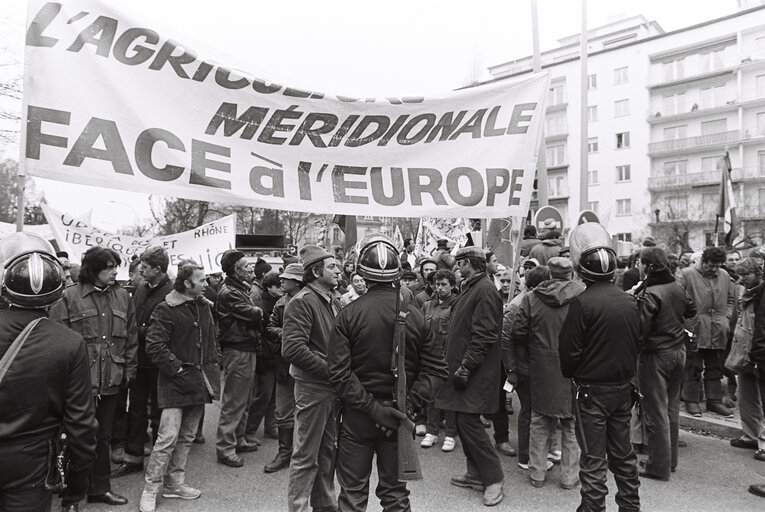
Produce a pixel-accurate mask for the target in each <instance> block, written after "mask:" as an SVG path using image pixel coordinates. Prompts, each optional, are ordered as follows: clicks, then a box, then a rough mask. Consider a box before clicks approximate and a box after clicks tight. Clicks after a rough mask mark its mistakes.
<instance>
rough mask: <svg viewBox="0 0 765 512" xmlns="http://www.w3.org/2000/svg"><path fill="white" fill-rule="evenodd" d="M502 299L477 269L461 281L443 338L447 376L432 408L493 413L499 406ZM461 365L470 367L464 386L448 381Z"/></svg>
mask: <svg viewBox="0 0 765 512" xmlns="http://www.w3.org/2000/svg"><path fill="white" fill-rule="evenodd" d="M501 319H502V300H501V299H500V297H499V292H498V291H497V289H496V288H494V285H493V284H492V282H491V281H489V280H488V279H486V274H485V273H483V272H480V273H478V274H476V275H474V276H473V277H471V278H470V279H468V280H466V281H464V282H463V283H462V293H461V294H460V295H459V297H457V301H456V302H455V303H454V306H452V316H451V318H450V319H449V334H448V336H447V338H446V363H447V364H448V365H449V378H448V380H447V381H446V382H445V383H444V384H443V385H442V386H441V387H440V388H439V390H438V391H437V392H436V407H438V408H439V409H446V410H450V411H458V412H465V413H479V414H493V413H495V412H497V409H498V408H499V391H500V386H499V385H498V383H499V382H500V378H501V376H500V370H501V364H502V357H501V350H500V339H501V336H502V320H501ZM463 364H465V365H466V366H468V365H469V366H476V367H475V368H474V369H473V370H471V374H470V379H469V381H468V386H467V389H465V390H464V391H458V390H456V389H454V385H453V384H452V380H453V376H454V372H456V371H457V369H458V368H459V367H460V365H463Z"/></svg>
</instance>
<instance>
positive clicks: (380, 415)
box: [369, 402, 408, 437]
mask: <svg viewBox="0 0 765 512" xmlns="http://www.w3.org/2000/svg"><path fill="white" fill-rule="evenodd" d="M369 415H370V416H371V417H372V420H373V421H374V422H375V427H377V428H379V429H380V430H382V431H383V433H384V434H385V436H386V437H389V436H390V435H391V434H392V433H393V432H395V431H396V430H398V427H399V426H400V425H401V423H402V422H405V421H408V418H407V417H406V414H404V413H403V412H401V411H399V410H398V409H396V408H395V407H388V406H386V405H380V404H379V403H377V402H375V403H374V404H373V405H372V408H371V409H370V410H369Z"/></svg>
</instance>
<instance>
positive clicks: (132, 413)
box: [125, 368, 162, 462]
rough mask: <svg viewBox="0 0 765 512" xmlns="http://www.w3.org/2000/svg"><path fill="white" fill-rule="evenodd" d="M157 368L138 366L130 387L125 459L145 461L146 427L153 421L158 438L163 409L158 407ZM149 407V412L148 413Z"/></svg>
mask: <svg viewBox="0 0 765 512" xmlns="http://www.w3.org/2000/svg"><path fill="white" fill-rule="evenodd" d="M158 377H159V370H157V369H156V368H138V373H137V374H136V378H135V382H134V383H133V385H132V386H131V387H130V405H129V406H128V424H127V437H126V440H125V461H126V462H143V447H144V444H145V443H146V427H147V426H148V424H149V422H151V430H152V432H153V434H154V439H153V441H156V440H157V435H158V432H159V418H160V415H161V413H162V411H161V410H160V409H159V408H158V407H157V379H158ZM147 409H148V411H149V412H148V414H147Z"/></svg>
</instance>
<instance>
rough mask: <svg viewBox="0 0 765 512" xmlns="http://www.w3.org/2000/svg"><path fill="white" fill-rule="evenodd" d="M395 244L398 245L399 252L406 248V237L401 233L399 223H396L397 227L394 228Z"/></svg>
mask: <svg viewBox="0 0 765 512" xmlns="http://www.w3.org/2000/svg"><path fill="white" fill-rule="evenodd" d="M393 244H394V245H395V246H396V249H398V252H401V251H403V250H404V237H403V236H402V235H401V230H400V229H399V227H398V224H396V229H394V230H393Z"/></svg>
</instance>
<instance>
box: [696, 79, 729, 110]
mask: <svg viewBox="0 0 765 512" xmlns="http://www.w3.org/2000/svg"><path fill="white" fill-rule="evenodd" d="M724 104H725V84H723V85H716V86H714V87H705V88H703V89H701V108H714V107H719V106H721V105H724Z"/></svg>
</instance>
